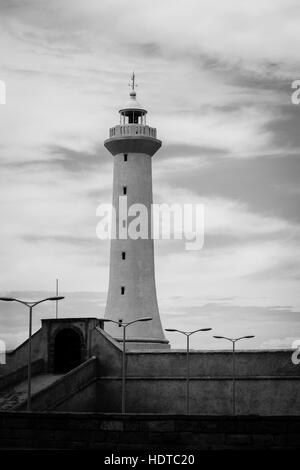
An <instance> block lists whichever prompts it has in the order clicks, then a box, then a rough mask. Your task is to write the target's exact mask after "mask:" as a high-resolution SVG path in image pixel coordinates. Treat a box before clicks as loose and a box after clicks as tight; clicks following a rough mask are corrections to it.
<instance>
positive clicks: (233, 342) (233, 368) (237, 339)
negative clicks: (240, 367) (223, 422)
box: [214, 335, 255, 415]
mask: <svg viewBox="0 0 300 470" xmlns="http://www.w3.org/2000/svg"><path fill="white" fill-rule="evenodd" d="M214 338H216V339H226V340H227V341H230V342H231V343H232V414H233V415H235V343H236V342H237V341H240V340H241V339H250V338H255V336H254V335H248V336H241V337H240V338H227V337H226V336H214Z"/></svg>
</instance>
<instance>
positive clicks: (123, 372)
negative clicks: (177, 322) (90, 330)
mask: <svg viewBox="0 0 300 470" xmlns="http://www.w3.org/2000/svg"><path fill="white" fill-rule="evenodd" d="M151 320H152V317H142V318H138V319H137V320H133V321H130V322H127V323H124V322H123V320H122V319H120V320H118V321H116V320H111V319H110V318H101V319H100V321H103V322H107V323H109V322H110V323H115V324H116V325H118V326H119V327H120V328H121V327H122V328H123V354H122V413H123V414H124V413H125V410H126V328H127V327H128V326H130V325H133V324H134V323H137V322H143V321H151Z"/></svg>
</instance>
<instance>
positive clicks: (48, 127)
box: [0, 0, 300, 349]
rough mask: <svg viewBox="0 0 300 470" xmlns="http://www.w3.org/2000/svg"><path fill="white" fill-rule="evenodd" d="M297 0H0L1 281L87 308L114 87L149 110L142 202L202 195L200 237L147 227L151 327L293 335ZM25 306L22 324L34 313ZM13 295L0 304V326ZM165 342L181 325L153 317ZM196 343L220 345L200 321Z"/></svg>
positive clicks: (18, 316)
mask: <svg viewBox="0 0 300 470" xmlns="http://www.w3.org/2000/svg"><path fill="white" fill-rule="evenodd" d="M299 14H300V5H299V2H298V1H297V0H260V1H257V0H255V1H252V2H241V1H240V0H226V2H219V1H218V2H217V1H216V0H188V1H187V0H184V1H183V0H177V1H176V2H174V1H173V0H164V1H158V0H152V1H151V2H146V1H145V0H138V1H137V0H131V1H130V2H124V1H121V0H109V1H108V0H101V2H99V1H97V0H84V1H82V0H80V1H74V0H73V1H72V0H63V1H62V0H52V1H51V2H49V1H44V0H27V1H26V2H24V1H20V0H17V1H15V0H10V1H6V0H0V25H1V28H0V57H1V59H0V80H2V81H4V82H5V85H6V104H5V105H0V129H1V132H0V162H1V172H0V195H1V196H0V217H1V228H0V265H1V270H0V292H1V295H13V296H18V297H19V298H22V299H35V298H40V297H41V296H43V295H46V296H47V295H49V294H50V293H51V294H52V293H53V292H54V290H55V279H56V278H59V279H60V290H61V293H62V294H64V295H65V296H66V299H65V300H64V301H62V303H61V305H60V310H59V315H60V316H92V317H102V316H103V314H104V309H105V302H106V293H107V288H108V274H109V242H108V241H103V240H99V239H97V237H96V226H97V223H98V222H99V220H98V219H97V217H96V210H97V207H98V205H99V204H101V203H109V202H110V201H111V194H112V169H113V160H112V157H111V155H110V154H109V152H108V151H107V150H106V149H105V148H104V146H103V141H104V140H105V139H106V138H107V137H108V132H109V127H112V126H113V125H115V124H117V123H118V110H119V109H120V108H121V107H122V105H123V103H124V102H126V101H127V99H128V92H129V88H128V82H129V78H130V74H131V73H132V71H133V70H134V71H135V74H136V79H137V83H138V88H137V95H138V100H139V101H140V102H141V103H142V105H143V107H145V108H146V109H147V110H148V122H149V124H150V125H151V126H153V127H156V128H157V132H158V137H159V138H160V139H161V140H162V142H163V145H162V149H161V150H160V151H159V152H158V153H157V154H156V155H155V156H154V157H153V191H154V202H157V203H158V202H165V203H168V204H173V203H199V204H204V206H205V242H204V247H203V249H202V250H201V251H194V252H188V251H186V250H185V249H184V243H183V242H181V241H178V240H177V241H175V240H157V241H156V242H155V266H156V284H157V293H158V301H159V306H160V312H161V319H162V322H163V326H164V327H165V328H181V329H188V330H193V329H197V328H204V327H212V328H213V333H214V334H216V335H225V336H243V335H248V334H254V335H255V338H254V339H252V340H247V341H244V342H243V345H241V347H243V348H244V349H254V348H265V349H266V348H290V347H291V346H292V343H293V341H294V340H297V339H299V335H300V289H299V279H300V259H299V255H300V239H299V233H300V210H299V194H300V191H299V176H300V159H299V148H300V132H299V123H300V119H299V116H300V105H298V106H297V105H295V104H293V103H292V101H291V94H292V91H293V90H292V88H291V85H292V82H293V81H294V80H297V79H299V78H300V69H299V65H300V59H299V48H298V45H299V43H300V28H299ZM54 314H55V308H54V306H53V305H52V304H51V305H50V304H48V305H46V304H44V305H41V306H40V308H38V309H36V311H35V316H34V329H35V330H36V329H38V328H39V327H40V319H41V318H51V317H53V316H54ZM27 322H28V313H27V311H26V309H25V310H24V307H23V306H21V305H18V304H6V303H2V304H1V305H0V339H1V340H2V341H5V343H6V344H7V348H8V349H11V348H13V347H15V346H17V345H18V344H20V342H22V341H24V340H25V339H26V336H27ZM168 339H170V341H171V344H172V346H173V347H176V348H181V347H184V338H183V337H182V336H180V335H179V334H177V335H176V334H171V333H170V334H169V335H168ZM191 345H192V347H194V348H195V349H201V348H207V349H217V348H226V347H228V345H227V344H225V342H224V341H220V340H215V339H213V338H212V335H211V334H210V333H202V334H201V336H200V334H198V335H195V336H194V337H193V339H192V341H191Z"/></svg>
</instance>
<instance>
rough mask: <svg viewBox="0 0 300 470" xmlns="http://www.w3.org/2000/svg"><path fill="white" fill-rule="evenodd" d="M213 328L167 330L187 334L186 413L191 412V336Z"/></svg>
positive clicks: (167, 329)
mask: <svg viewBox="0 0 300 470" xmlns="http://www.w3.org/2000/svg"><path fill="white" fill-rule="evenodd" d="M210 330H211V328H199V329H198V330H194V331H181V330H176V329H174V328H166V331H170V332H176V333H181V334H183V335H185V336H186V414H187V415H189V414H190V336H191V335H193V334H194V333H197V332H198V331H210Z"/></svg>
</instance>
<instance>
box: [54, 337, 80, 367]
mask: <svg viewBox="0 0 300 470" xmlns="http://www.w3.org/2000/svg"><path fill="white" fill-rule="evenodd" d="M80 363H81V338H80V335H79V333H76V331H74V330H73V329H72V328H65V329H63V330H61V331H59V332H58V333H57V335H56V337H55V345H54V373H66V372H69V371H70V370H72V369H74V367H77V366H79V364H80Z"/></svg>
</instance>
